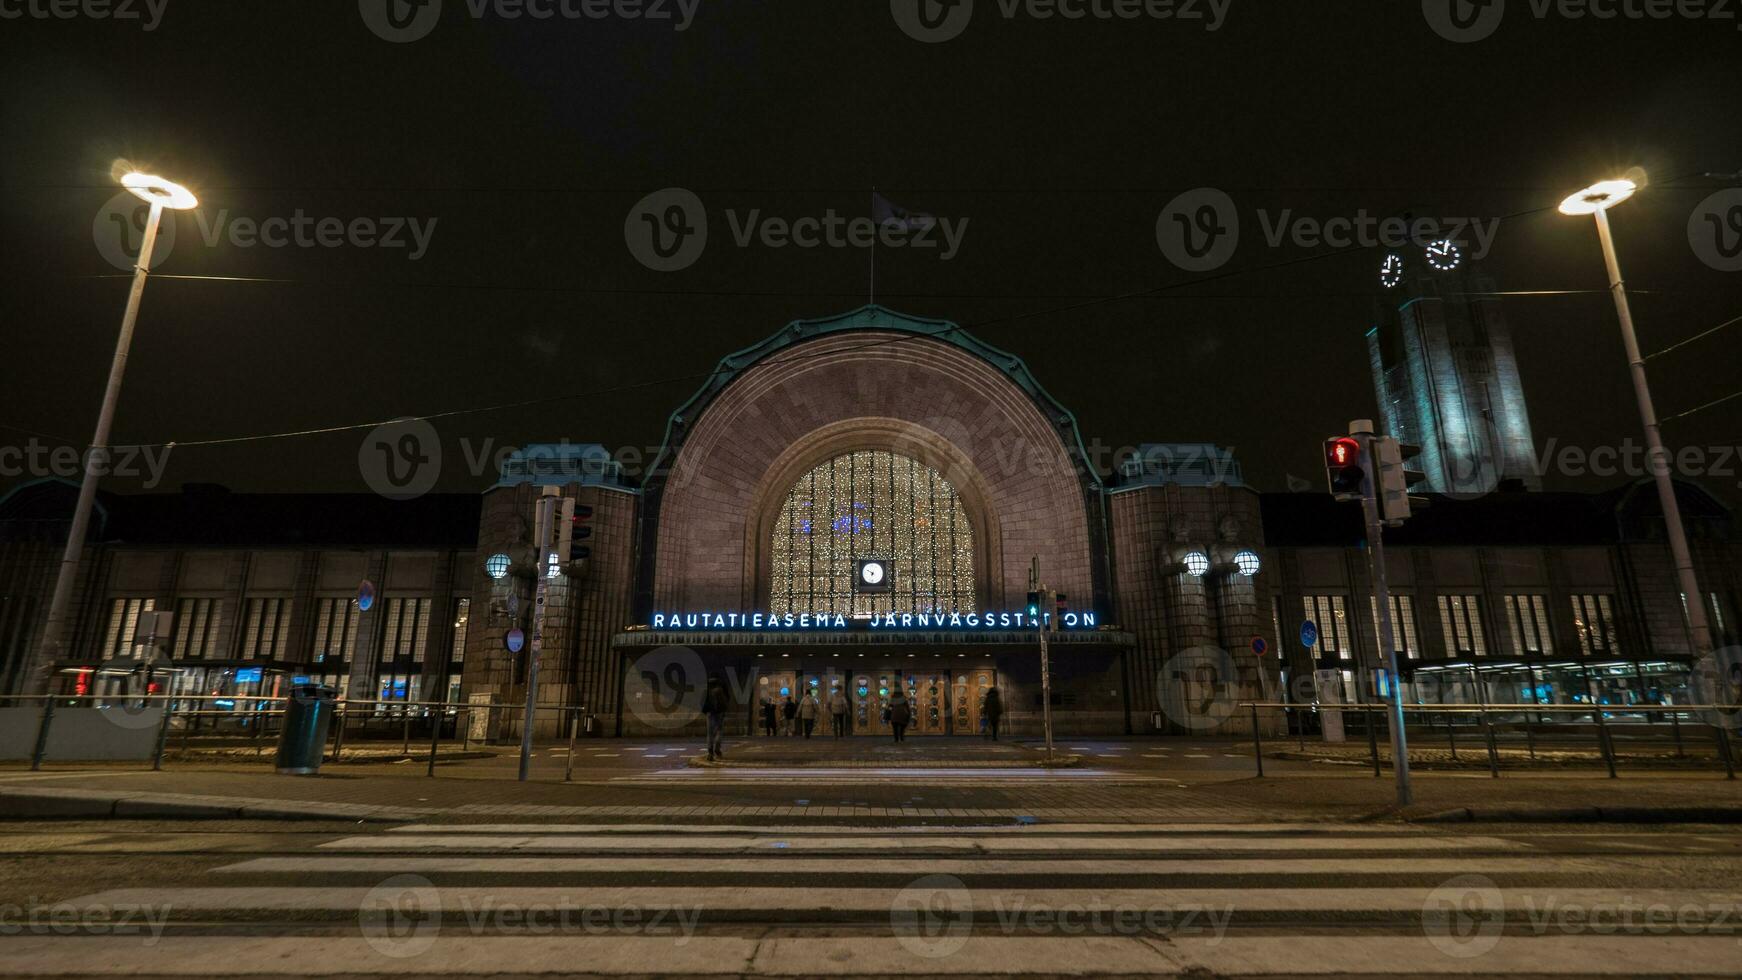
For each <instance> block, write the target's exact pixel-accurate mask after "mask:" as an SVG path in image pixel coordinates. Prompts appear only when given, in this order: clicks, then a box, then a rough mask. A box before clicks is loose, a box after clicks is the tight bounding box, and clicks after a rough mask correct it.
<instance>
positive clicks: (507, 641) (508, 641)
mask: <svg viewBox="0 0 1742 980" xmlns="http://www.w3.org/2000/svg"><path fill="white" fill-rule="evenodd" d="M502 644H503V645H504V646H506V647H507V648H508V652H509V653H519V652H520V651H521V650H524V649H526V631H525V630H523V629H520V628H519V627H515V628H514V629H511V630H509V631H508V635H506V636H504V637H503V638H502Z"/></svg>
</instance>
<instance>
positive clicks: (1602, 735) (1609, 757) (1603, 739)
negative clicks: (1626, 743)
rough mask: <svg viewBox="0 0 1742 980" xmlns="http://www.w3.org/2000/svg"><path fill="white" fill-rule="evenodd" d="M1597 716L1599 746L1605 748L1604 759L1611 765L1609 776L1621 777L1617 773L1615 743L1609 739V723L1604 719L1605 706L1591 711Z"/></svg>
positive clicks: (1612, 777)
mask: <svg viewBox="0 0 1742 980" xmlns="http://www.w3.org/2000/svg"><path fill="white" fill-rule="evenodd" d="M1591 714H1593V715H1595V716H1596V717H1597V746H1598V748H1601V749H1602V750H1603V761H1604V762H1606V763H1608V765H1609V778H1610V779H1617V778H1619V777H1618V776H1617V775H1616V773H1615V744H1614V743H1613V742H1611V741H1609V725H1608V723H1607V722H1605V721H1604V720H1603V706H1602V705H1598V706H1597V710H1595V711H1593V712H1591Z"/></svg>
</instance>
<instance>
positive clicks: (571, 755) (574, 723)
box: [563, 708, 580, 783]
mask: <svg viewBox="0 0 1742 980" xmlns="http://www.w3.org/2000/svg"><path fill="white" fill-rule="evenodd" d="M577 731H580V708H575V710H571V712H570V714H568V764H566V766H564V768H563V782H564V783H566V782H570V780H573V778H575V733H577Z"/></svg>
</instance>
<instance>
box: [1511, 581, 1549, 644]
mask: <svg viewBox="0 0 1742 980" xmlns="http://www.w3.org/2000/svg"><path fill="white" fill-rule="evenodd" d="M1506 624H1507V626H1508V627H1509V628H1510V629H1511V630H1512V649H1513V650H1515V651H1516V652H1517V653H1519V654H1520V655H1530V656H1547V655H1548V654H1552V653H1554V639H1553V637H1552V636H1551V635H1550V634H1549V626H1548V599H1546V598H1544V597H1543V596H1539V595H1509V596H1507V597H1506Z"/></svg>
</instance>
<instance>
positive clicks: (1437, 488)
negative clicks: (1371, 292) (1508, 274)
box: [1367, 241, 1542, 495]
mask: <svg viewBox="0 0 1742 980" xmlns="http://www.w3.org/2000/svg"><path fill="white" fill-rule="evenodd" d="M1373 276H1374V279H1373V282H1374V285H1375V288H1376V289H1377V290H1378V292H1379V302H1378V303H1377V307H1376V312H1375V316H1374V325H1373V327H1372V328H1371V329H1370V330H1368V332H1367V353H1368V358H1369V360H1370V362H1371V365H1372V370H1373V388H1374V394H1375V395H1376V396H1377V398H1378V401H1379V413H1380V416H1381V418H1382V419H1383V421H1384V426H1385V429H1386V431H1387V432H1388V433H1390V434H1391V435H1394V436H1396V437H1397V438H1399V439H1401V440H1403V441H1404V442H1408V443H1414V444H1416V445H1419V446H1421V449H1422V453H1421V457H1420V460H1419V465H1420V466H1421V469H1422V470H1423V472H1425V473H1426V474H1427V483H1426V489H1428V490H1430V491H1432V492H1434V493H1447V494H1460V495H1464V494H1482V493H1487V492H1489V491H1491V490H1494V489H1495V488H1496V487H1497V486H1499V485H1500V483H1501V482H1502V481H1511V480H1517V481H1520V482H1522V484H1523V485H1524V487H1525V488H1526V489H1530V490H1540V489H1542V476H1541V474H1540V473H1539V472H1537V466H1536V462H1535V461H1536V455H1535V452H1536V449H1535V443H1534V441H1533V439H1532V437H1531V431H1530V412H1529V410H1528V409H1527V408H1526V407H1525V402H1524V385H1523V382H1522V381H1521V380H1520V379H1519V376H1518V359H1517V357H1516V355H1515V354H1514V353H1513V350H1512V331H1511V328H1510V327H1509V326H1508V324H1507V322H1506V315H1505V312H1504V311H1503V310H1502V309H1501V303H1500V298H1499V296H1498V295H1497V290H1496V288H1495V285H1494V280H1493V279H1491V278H1490V277H1489V276H1487V275H1486V274H1485V273H1483V272H1481V271H1480V270H1479V269H1477V268H1475V266H1474V264H1473V263H1472V261H1471V260H1470V259H1469V258H1468V256H1467V255H1466V249H1465V247H1464V246H1463V245H1462V244H1460V243H1458V242H1453V241H1438V242H1430V243H1427V244H1425V245H1408V246H1405V247H1403V248H1398V249H1393V250H1390V251H1388V252H1386V253H1385V254H1384V255H1383V256H1382V257H1381V258H1380V260H1379V261H1378V263H1377V264H1376V265H1375V267H1374V270H1373Z"/></svg>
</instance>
